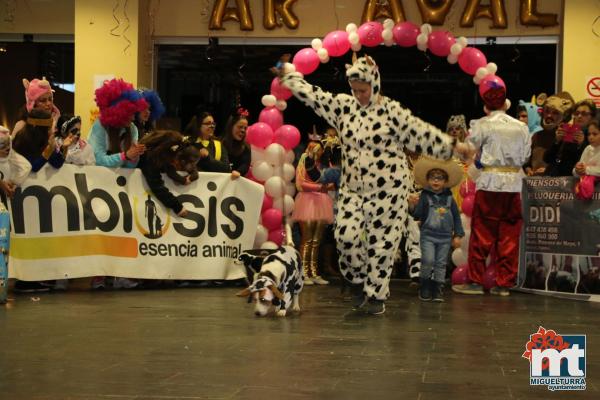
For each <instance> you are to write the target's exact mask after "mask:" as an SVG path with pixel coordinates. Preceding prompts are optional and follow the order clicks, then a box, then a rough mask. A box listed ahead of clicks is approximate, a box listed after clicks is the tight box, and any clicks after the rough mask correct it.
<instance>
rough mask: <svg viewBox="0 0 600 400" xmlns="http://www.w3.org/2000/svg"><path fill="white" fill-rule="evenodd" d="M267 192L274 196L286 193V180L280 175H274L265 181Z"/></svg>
mask: <svg viewBox="0 0 600 400" xmlns="http://www.w3.org/2000/svg"><path fill="white" fill-rule="evenodd" d="M265 192H267V194H268V195H269V196H271V197H273V198H277V197H281V196H283V194H284V193H285V182H284V181H283V179H281V177H279V176H272V177H270V178H269V179H268V180H267V181H266V182H265Z"/></svg>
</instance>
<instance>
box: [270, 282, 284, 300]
mask: <svg viewBox="0 0 600 400" xmlns="http://www.w3.org/2000/svg"><path fill="white" fill-rule="evenodd" d="M269 289H271V292H273V294H274V295H275V297H277V298H278V299H279V300H283V293H281V292H280V291H279V289H277V286H275V285H271V286H269Z"/></svg>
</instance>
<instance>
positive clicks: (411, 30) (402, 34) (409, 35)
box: [392, 21, 421, 47]
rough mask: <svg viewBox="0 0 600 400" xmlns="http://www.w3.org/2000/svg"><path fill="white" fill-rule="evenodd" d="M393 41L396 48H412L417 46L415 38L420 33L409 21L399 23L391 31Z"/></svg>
mask: <svg viewBox="0 0 600 400" xmlns="http://www.w3.org/2000/svg"><path fill="white" fill-rule="evenodd" d="M392 32H393V34H394V41H395V42H396V43H397V44H398V46H402V47H412V46H416V45H417V36H419V33H421V31H420V29H419V26H418V25H417V24H414V23H412V22H409V21H405V22H401V23H399V24H398V25H396V26H394V29H392Z"/></svg>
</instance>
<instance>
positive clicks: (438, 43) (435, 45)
mask: <svg viewBox="0 0 600 400" xmlns="http://www.w3.org/2000/svg"><path fill="white" fill-rule="evenodd" d="M454 43H456V39H454V36H452V34H451V33H450V32H448V31H433V32H431V34H430V35H429V39H428V40H427V47H428V48H429V50H431V52H432V53H433V54H435V55H436V56H438V57H446V56H448V54H450V47H452V45H453V44H454Z"/></svg>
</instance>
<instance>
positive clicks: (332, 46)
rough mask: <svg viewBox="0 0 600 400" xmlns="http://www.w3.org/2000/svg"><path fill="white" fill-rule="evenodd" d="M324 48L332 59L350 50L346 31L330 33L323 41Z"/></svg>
mask: <svg viewBox="0 0 600 400" xmlns="http://www.w3.org/2000/svg"><path fill="white" fill-rule="evenodd" d="M323 47H324V48H325V49H326V50H327V53H328V54H329V56H330V57H339V56H343V55H344V54H346V52H347V51H348V50H350V42H349V41H348V33H347V32H346V31H333V32H329V33H328V34H327V36H325V39H323Z"/></svg>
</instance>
